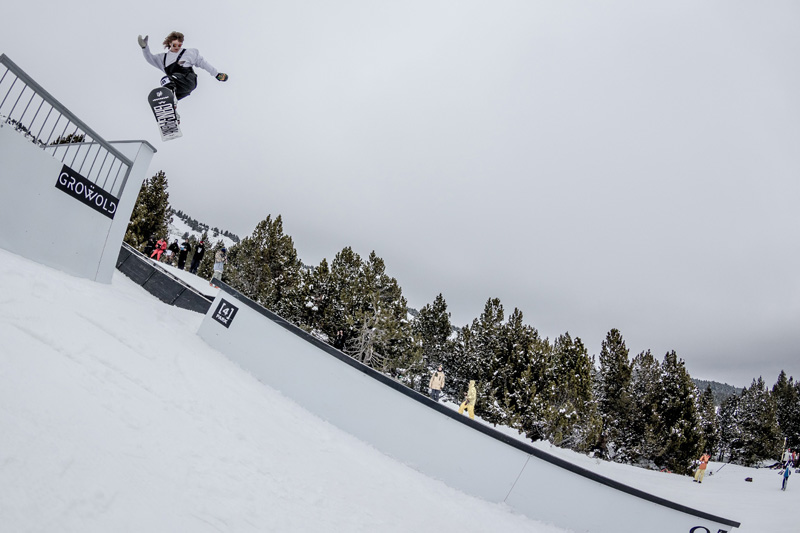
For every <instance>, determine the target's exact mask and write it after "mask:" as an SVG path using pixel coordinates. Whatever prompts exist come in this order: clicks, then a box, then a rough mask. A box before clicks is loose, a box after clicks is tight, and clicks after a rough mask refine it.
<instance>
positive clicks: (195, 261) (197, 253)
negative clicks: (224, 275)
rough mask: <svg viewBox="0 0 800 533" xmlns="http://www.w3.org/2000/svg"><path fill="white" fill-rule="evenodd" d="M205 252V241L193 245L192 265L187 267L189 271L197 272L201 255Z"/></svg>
mask: <svg viewBox="0 0 800 533" xmlns="http://www.w3.org/2000/svg"><path fill="white" fill-rule="evenodd" d="M205 253H206V243H204V242H203V241H200V244H198V245H197V246H195V247H194V255H193V256H192V266H190V267H189V272H191V273H192V274H197V269H198V268H199V267H200V261H202V260H203V255H205Z"/></svg>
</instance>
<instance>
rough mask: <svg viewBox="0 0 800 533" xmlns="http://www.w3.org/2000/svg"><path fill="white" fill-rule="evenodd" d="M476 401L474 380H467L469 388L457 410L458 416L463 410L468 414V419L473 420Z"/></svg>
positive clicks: (476, 392)
mask: <svg viewBox="0 0 800 533" xmlns="http://www.w3.org/2000/svg"><path fill="white" fill-rule="evenodd" d="M477 399H478V391H477V390H475V380H474V379H471V380H469V388H468V389H467V398H466V399H465V400H464V401H463V402H462V403H461V407H459V408H458V414H463V413H464V408H466V409H467V412H469V417H470V418H471V419H472V420H475V401H476V400H477Z"/></svg>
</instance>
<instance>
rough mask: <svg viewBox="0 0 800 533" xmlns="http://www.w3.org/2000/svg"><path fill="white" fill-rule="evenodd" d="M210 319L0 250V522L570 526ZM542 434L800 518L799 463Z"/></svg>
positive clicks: (783, 528) (638, 477)
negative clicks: (376, 423) (313, 385)
mask: <svg viewBox="0 0 800 533" xmlns="http://www.w3.org/2000/svg"><path fill="white" fill-rule="evenodd" d="M186 275H187V276H188V274H186ZM200 282H201V283H202V282H205V281H204V280H201V281H200ZM205 283H207V282H205ZM201 319H202V317H201V316H200V315H198V314H196V313H192V312H190V311H185V310H182V309H178V308H174V307H169V306H166V305H164V304H162V303H161V302H160V301H158V300H157V299H156V298H154V297H152V296H150V295H149V294H148V293H147V292H145V291H144V290H143V289H141V288H140V287H138V286H137V285H135V284H134V283H133V282H131V281H130V280H128V279H127V278H126V277H125V276H123V275H122V274H120V273H118V272H117V273H115V276H114V280H113V283H112V284H111V285H102V284H97V283H93V282H90V281H86V280H82V279H77V278H73V277H71V276H68V275H66V274H62V273H60V272H57V271H55V270H52V269H49V268H47V267H43V266H41V265H38V264H35V263H32V262H30V261H28V260H25V259H22V258H20V257H18V256H15V255H13V254H10V253H8V252H6V251H3V250H0V346H1V347H0V518H1V520H0V524H1V525H0V530H2V531H11V532H18V531H80V532H107V531H114V532H121V531H136V532H140V531H165V532H173V531H192V532H206V531H207V532H219V531H236V532H238V531H253V532H256V531H257V532H263V531H280V532H284V531H347V532H360V531H364V532H366V531H370V532H375V531H378V532H384V531H398V532H400V531H423V532H428V531H430V532H434V531H435V532H442V531H459V532H470V531H475V532H477V531H482V532H483V531H503V532H514V531H526V532H536V533H556V532H563V531H564V530H563V529H559V528H556V527H553V526H551V525H547V524H542V523H539V522H535V521H533V520H530V519H528V518H526V517H524V516H521V515H519V514H515V513H514V512H512V511H511V510H510V509H509V508H507V507H505V506H503V505H496V504H490V503H488V502H485V501H482V500H479V499H476V498H473V497H470V496H467V495H465V494H463V493H461V492H458V491H456V490H453V489H451V488H449V487H447V486H446V485H444V484H443V483H441V482H439V481H436V480H433V479H430V478H427V477H425V476H423V475H421V474H420V473H418V472H416V471H414V470H412V469H410V468H408V467H406V466H404V465H403V464H401V463H399V462H397V461H395V460H393V459H390V458H388V457H387V456H384V455H383V454H381V453H379V452H378V451H376V450H375V449H373V448H371V447H370V446H368V445H366V444H365V443H363V442H361V441H359V440H357V439H355V438H353V437H352V436H350V435H348V434H346V433H344V432H342V431H340V430H338V429H337V428H335V427H333V426H331V425H330V424H328V423H326V422H324V421H322V420H321V419H319V418H318V417H316V416H314V415H313V414H311V413H309V412H307V411H305V410H304V409H301V408H300V407H298V406H297V405H296V404H294V403H293V402H291V401H289V400H288V399H287V398H285V397H284V396H282V395H281V394H280V393H278V392H276V391H275V390H273V389H270V388H268V387H265V386H264V385H262V384H261V383H259V382H257V381H256V380H255V379H254V378H253V377H251V376H250V375H248V374H247V373H245V372H244V371H243V370H241V369H240V368H239V367H237V366H236V365H234V364H233V363H232V362H230V361H229V360H228V359H226V358H225V357H224V356H222V355H220V354H219V353H218V352H216V351H214V350H212V349H211V348H210V347H209V346H208V345H206V344H205V343H204V342H203V341H202V340H201V339H200V338H199V337H197V335H196V331H197V328H198V327H199V325H200V322H201ZM409 430H410V431H411V430H413V429H412V428H409ZM537 446H542V447H543V448H546V449H547V451H548V452H550V453H554V454H557V455H561V456H563V457H565V458H567V459H568V460H570V461H574V462H576V463H579V464H581V465H582V466H584V467H586V468H589V469H592V470H594V471H597V472H599V473H601V474H603V475H606V476H609V477H612V478H614V479H618V480H620V481H622V482H624V483H627V484H630V485H633V486H636V487H639V488H641V489H643V490H646V491H649V492H653V493H656V494H659V495H661V496H664V497H667V498H669V499H672V500H676V501H679V502H682V503H686V504H687V505H690V506H692V507H695V508H699V509H703V510H706V511H709V512H712V513H715V514H719V515H722V516H724V517H727V518H731V519H734V520H739V521H741V522H742V528H741V529H740V530H739V531H741V532H746V533H757V532H758V533H760V532H771V533H788V532H796V531H798V530H800V527H798V524H797V519H796V517H793V516H792V515H794V514H795V513H794V512H793V511H794V509H795V508H796V507H797V505H798V503H800V484H797V485H794V486H793V483H792V482H795V483H800V478H798V479H797V480H794V479H792V480H790V483H789V490H788V491H786V492H781V491H780V479H779V476H778V474H777V473H776V472H775V471H771V470H764V469H761V470H758V469H745V468H741V467H737V466H733V465H728V466H725V467H724V468H722V467H723V465H720V464H714V463H712V464H711V466H710V471H711V472H713V475H711V476H709V477H707V478H706V481H705V482H704V483H703V484H702V485H698V484H697V483H693V482H692V481H691V479H690V478H688V477H685V476H676V475H671V474H662V473H658V472H650V471H646V470H641V469H637V468H633V467H628V466H624V465H616V464H610V463H604V462H600V461H596V460H594V459H591V458H588V457H586V456H582V455H579V454H575V453H572V452H568V451H565V450H560V449H557V448H551V447H549V446H547V445H546V444H541V443H539V444H537ZM746 477H752V478H753V482H752V483H747V482H745V481H744V479H745V478H746ZM598 490H608V489H605V488H603V487H601V486H598ZM564 505H568V506H570V507H576V511H578V512H579V507H580V504H579V502H564ZM609 512H625V511H624V510H621V509H609ZM643 518H646V517H643ZM714 533H716V532H714Z"/></svg>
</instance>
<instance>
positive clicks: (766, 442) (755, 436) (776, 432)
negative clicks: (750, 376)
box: [731, 377, 783, 466]
mask: <svg viewBox="0 0 800 533" xmlns="http://www.w3.org/2000/svg"><path fill="white" fill-rule="evenodd" d="M736 425H737V426H738V435H737V438H736V439H734V441H733V442H732V443H731V459H732V460H733V462H736V463H739V464H743V465H745V466H752V465H755V464H757V463H758V462H759V461H762V460H764V459H776V458H778V457H779V456H780V453H781V447H782V445H783V438H782V436H781V430H780V427H779V426H778V416H777V408H776V405H775V399H774V398H773V397H772V395H771V394H770V392H769V390H768V389H767V387H766V385H765V384H764V380H763V379H762V378H760V377H759V378H758V379H757V380H755V379H754V380H753V383H752V384H751V385H750V387H749V388H745V389H744V390H743V391H742V394H741V396H740V398H739V405H738V409H737V410H736Z"/></svg>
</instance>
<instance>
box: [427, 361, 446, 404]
mask: <svg viewBox="0 0 800 533" xmlns="http://www.w3.org/2000/svg"><path fill="white" fill-rule="evenodd" d="M428 387H429V388H430V389H431V398H433V399H434V400H435V401H437V402H438V401H439V396H441V395H442V389H443V388H444V372H442V365H439V369H438V370H437V371H436V372H434V373H433V376H431V382H430V383H428Z"/></svg>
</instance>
